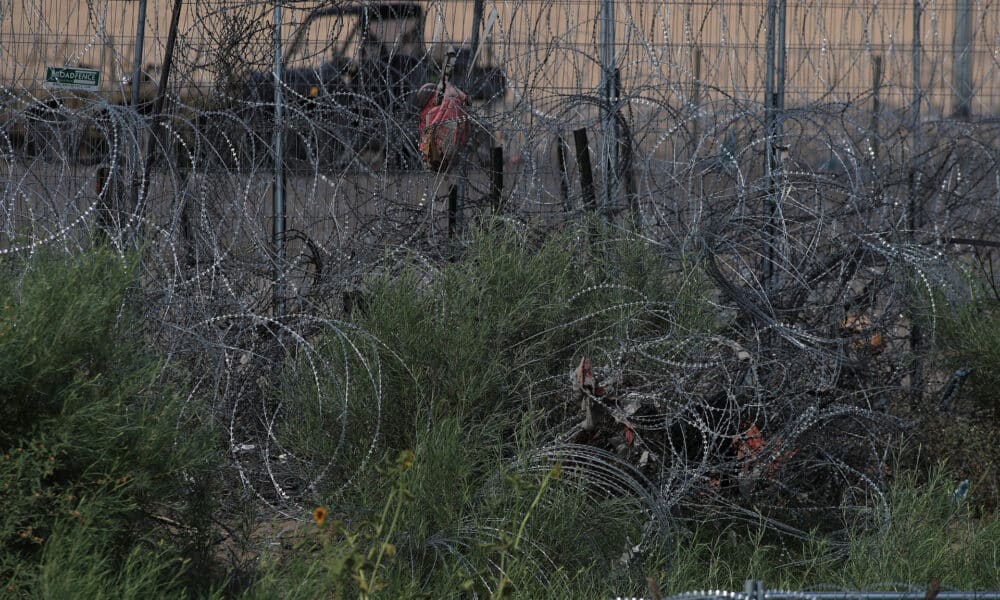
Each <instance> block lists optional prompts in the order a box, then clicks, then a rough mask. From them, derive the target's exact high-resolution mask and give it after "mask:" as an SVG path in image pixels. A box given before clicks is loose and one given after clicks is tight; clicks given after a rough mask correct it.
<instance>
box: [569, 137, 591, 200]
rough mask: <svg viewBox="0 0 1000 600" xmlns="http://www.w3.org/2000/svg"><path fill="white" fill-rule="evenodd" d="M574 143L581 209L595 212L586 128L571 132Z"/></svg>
mask: <svg viewBox="0 0 1000 600" xmlns="http://www.w3.org/2000/svg"><path fill="white" fill-rule="evenodd" d="M573 141H574V142H576V166H577V168H578V169H580V194H581V195H582V196H583V208H584V209H585V210H588V211H590V212H594V211H596V210H597V195H596V194H595V193H594V170H593V167H592V166H591V164H590V145H589V142H588V141H587V130H586V128H580V129H577V130H576V131H574V132H573Z"/></svg>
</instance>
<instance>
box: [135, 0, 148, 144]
mask: <svg viewBox="0 0 1000 600" xmlns="http://www.w3.org/2000/svg"><path fill="white" fill-rule="evenodd" d="M145 40H146V0H139V17H138V18H137V19H136V24H135V62H134V63H133V64H132V110H138V108H139V87H140V84H141V83H142V53H143V46H144V44H145ZM136 139H139V136H138V135H136Z"/></svg>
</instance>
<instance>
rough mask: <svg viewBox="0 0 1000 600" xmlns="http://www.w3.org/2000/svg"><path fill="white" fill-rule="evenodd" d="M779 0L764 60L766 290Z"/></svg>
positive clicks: (770, 1)
mask: <svg viewBox="0 0 1000 600" xmlns="http://www.w3.org/2000/svg"><path fill="white" fill-rule="evenodd" d="M777 12H778V3H777V0H767V29H766V34H765V41H764V44H765V52H766V55H765V59H764V60H765V63H764V158H765V164H764V174H765V176H766V177H767V182H768V183H767V194H765V196H764V213H765V214H767V215H768V224H767V226H766V227H765V231H764V269H763V276H762V282H761V283H762V287H763V288H764V289H765V290H766V289H767V288H768V287H769V285H770V283H771V279H772V277H773V276H774V260H775V255H774V244H775V239H774V235H773V228H772V227H771V217H770V215H771V214H772V213H773V209H772V206H771V204H772V202H773V199H772V198H773V196H774V194H775V186H774V170H775V169H774V167H775V148H774V143H775V141H774V121H775V105H776V102H775V95H776V90H775V82H774V80H775V62H776V60H775V59H776V57H775V51H776V47H775V37H776V36H775V21H776V19H777Z"/></svg>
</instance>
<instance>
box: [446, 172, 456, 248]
mask: <svg viewBox="0 0 1000 600" xmlns="http://www.w3.org/2000/svg"><path fill="white" fill-rule="evenodd" d="M457 230H458V186H457V185H455V184H452V186H451V188H450V189H449V190H448V239H449V240H451V239H454V238H455V233H456V232H457Z"/></svg>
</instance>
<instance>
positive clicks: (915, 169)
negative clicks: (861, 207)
mask: <svg viewBox="0 0 1000 600" xmlns="http://www.w3.org/2000/svg"><path fill="white" fill-rule="evenodd" d="M920 2H921V0H913V100H912V102H913V106H912V112H913V125H912V126H913V129H912V132H911V133H912V135H913V147H912V149H911V152H912V156H911V157H910V166H909V177H908V179H909V187H910V189H909V196H910V197H909V203H908V204H909V206H908V212H909V215H908V217H909V223H908V225H909V229H910V233H909V237H910V241H911V242H915V241H917V230H918V229H919V228H920V227H922V226H923V206H922V204H923V201H922V200H921V197H920V196H921V191H920V187H921V181H920V168H919V166H918V164H919V161H920V160H921V156H922V153H923V143H922V140H921V134H920V103H921V100H922V98H921V96H922V91H921V86H920V66H921V65H920V61H921V51H922V44H921V41H920V20H921V12H922V11H921V9H922V7H921V5H920ZM912 304H913V303H912V302H911V305H912ZM915 312H916V307H915V306H911V307H910V311H909V313H910V314H909V317H910V320H911V325H910V351H911V352H912V353H913V354H914V361H913V365H912V368H911V370H910V402H911V403H912V404H913V405H916V404H919V403H920V401H921V400H922V399H923V365H922V361H921V360H920V356H919V354H920V352H921V351H922V350H923V347H924V344H923V331H921V328H920V324H919V323H916V322H915Z"/></svg>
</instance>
